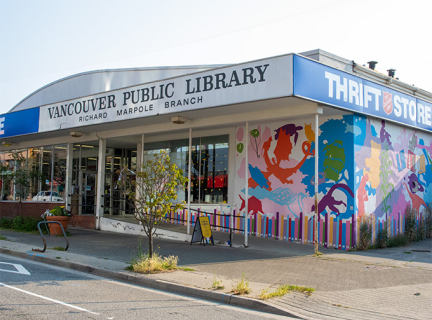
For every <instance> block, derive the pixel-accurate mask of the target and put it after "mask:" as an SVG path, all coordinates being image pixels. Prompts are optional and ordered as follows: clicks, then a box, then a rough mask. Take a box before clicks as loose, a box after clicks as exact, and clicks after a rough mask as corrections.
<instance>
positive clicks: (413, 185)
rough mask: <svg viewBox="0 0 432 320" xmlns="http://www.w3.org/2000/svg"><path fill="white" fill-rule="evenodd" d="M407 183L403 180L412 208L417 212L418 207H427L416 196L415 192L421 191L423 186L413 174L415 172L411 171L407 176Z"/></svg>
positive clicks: (418, 210)
mask: <svg viewBox="0 0 432 320" xmlns="http://www.w3.org/2000/svg"><path fill="white" fill-rule="evenodd" d="M407 179H408V185H407V184H406V182H405V181H404V182H403V184H404V186H405V188H406V191H407V193H408V196H409V197H410V198H411V205H412V207H413V208H414V209H416V210H417V212H420V207H421V206H424V207H425V208H426V207H427V205H426V203H425V202H424V200H423V199H422V198H421V197H420V196H418V195H417V194H416V193H417V192H423V191H424V188H423V186H422V185H421V184H420V183H419V182H418V178H417V176H416V175H415V173H412V174H411V175H410V176H409V177H408V178H407Z"/></svg>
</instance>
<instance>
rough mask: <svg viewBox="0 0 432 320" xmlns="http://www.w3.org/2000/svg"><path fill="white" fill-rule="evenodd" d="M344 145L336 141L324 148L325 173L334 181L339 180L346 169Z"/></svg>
mask: <svg viewBox="0 0 432 320" xmlns="http://www.w3.org/2000/svg"><path fill="white" fill-rule="evenodd" d="M342 145H343V142H342V141H340V140H336V141H335V142H334V143H332V144H327V145H326V146H325V148H324V152H325V155H324V172H325V174H326V177H327V178H328V179H331V180H333V181H338V180H339V174H340V173H341V172H342V170H343V169H344V168H345V149H344V148H343V146H342Z"/></svg>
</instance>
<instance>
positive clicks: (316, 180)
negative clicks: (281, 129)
mask: <svg viewBox="0 0 432 320" xmlns="http://www.w3.org/2000/svg"><path fill="white" fill-rule="evenodd" d="M318 130H319V125H318V113H317V114H315V155H314V158H315V219H314V220H315V221H314V225H315V234H314V244H315V250H314V251H315V254H317V253H318V214H319V212H318V184H319V174H318V143H319V141H318V139H319V137H318Z"/></svg>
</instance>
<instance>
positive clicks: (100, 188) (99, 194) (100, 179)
mask: <svg viewBox="0 0 432 320" xmlns="http://www.w3.org/2000/svg"><path fill="white" fill-rule="evenodd" d="M105 158H106V139H99V155H98V173H97V190H96V229H100V218H101V217H102V216H103V211H104V208H103V207H102V206H103V204H104V198H103V195H104V190H105V160H106V159H105Z"/></svg>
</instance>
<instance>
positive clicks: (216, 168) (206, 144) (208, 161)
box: [144, 135, 228, 203]
mask: <svg viewBox="0 0 432 320" xmlns="http://www.w3.org/2000/svg"><path fill="white" fill-rule="evenodd" d="M188 149H189V140H188V139H181V140H174V141H161V142H152V143H147V144H145V145H144V161H145V160H146V159H148V158H149V157H150V156H151V155H152V154H154V153H158V152H160V151H161V150H166V151H168V152H169V154H170V157H171V161H172V162H174V163H176V164H177V166H178V167H179V168H181V169H182V170H183V172H184V175H185V176H186V177H187V176H188V170H189V150H188ZM191 152H192V154H191V159H192V164H191V202H192V203H225V202H228V196H227V195H228V135H223V136H213V137H202V138H194V139H192V150H191ZM187 187H188V186H187V185H186V188H185V189H184V190H180V191H179V193H178V201H186V202H187V200H188V199H187V197H188V189H187Z"/></svg>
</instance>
